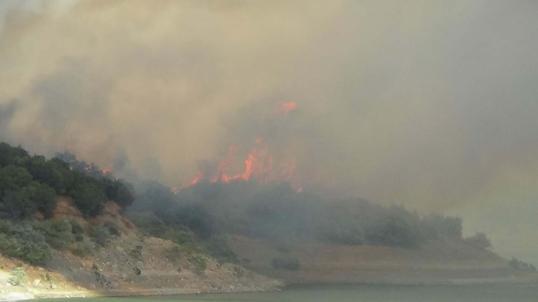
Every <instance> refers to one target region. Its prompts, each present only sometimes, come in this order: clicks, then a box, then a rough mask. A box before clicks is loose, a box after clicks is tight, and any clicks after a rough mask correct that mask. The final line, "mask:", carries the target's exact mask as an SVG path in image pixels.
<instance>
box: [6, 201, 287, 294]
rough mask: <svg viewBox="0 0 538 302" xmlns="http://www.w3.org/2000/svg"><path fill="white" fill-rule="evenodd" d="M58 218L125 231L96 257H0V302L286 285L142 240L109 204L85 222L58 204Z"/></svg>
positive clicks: (66, 205) (172, 245) (171, 245)
mask: <svg viewBox="0 0 538 302" xmlns="http://www.w3.org/2000/svg"><path fill="white" fill-rule="evenodd" d="M55 216H56V218H62V217H67V218H70V219H76V220H78V221H79V222H80V223H82V224H87V223H89V224H91V223H103V222H105V221H109V222H112V223H114V224H115V225H116V226H117V227H118V229H119V230H120V232H121V235H120V236H117V237H114V239H112V240H111V241H110V242H109V243H108V244H107V245H106V246H104V247H100V248H98V249H96V250H95V251H93V253H92V255H91V256H85V257H79V256H75V255H74V254H72V253H71V252H69V251H54V253H53V257H52V259H51V260H50V261H49V262H48V263H47V265H45V266H44V267H37V266H31V265H28V264H27V263H23V262H21V261H19V260H15V259H10V258H6V257H2V256H0V301H3V300H15V299H23V298H32V297H72V296H95V295H163V294H178V293H199V292H238V291H264V290H271V289H275V288H277V287H279V286H280V285H281V283H280V282H279V281H276V280H274V279H271V278H268V277H264V276H261V275H259V274H257V273H254V272H252V271H250V270H247V269H244V268H243V267H240V266H238V265H235V264H229V263H228V264H220V263H218V262H217V261H216V260H214V259H212V258H211V257H208V256H207V255H204V254H200V253H194V252H184V251H183V250H181V249H180V248H178V246H177V245H176V244H175V243H173V242H171V241H168V240H163V239H159V238H154V237H147V236H142V235H141V234H140V233H139V232H138V231H137V230H136V228H135V227H134V226H133V225H132V224H131V223H130V222H129V221H128V220H127V219H125V218H124V217H123V216H122V215H121V214H119V212H118V208H117V207H116V206H115V205H114V204H112V203H111V204H109V205H107V207H106V209H105V211H104V213H103V214H102V215H100V216H99V217H97V218H95V219H93V220H90V221H86V220H84V219H82V216H80V214H79V213H77V211H76V210H75V209H73V207H71V206H70V205H69V201H68V200H63V201H61V202H59V206H58V208H57V211H56V212H55Z"/></svg>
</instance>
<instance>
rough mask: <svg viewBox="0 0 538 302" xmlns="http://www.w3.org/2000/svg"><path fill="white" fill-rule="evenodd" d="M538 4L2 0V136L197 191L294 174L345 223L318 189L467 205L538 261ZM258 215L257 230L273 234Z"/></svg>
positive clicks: (436, 208) (330, 194)
mask: <svg viewBox="0 0 538 302" xmlns="http://www.w3.org/2000/svg"><path fill="white" fill-rule="evenodd" d="M537 11H538V3H537V2H535V1H500V0H499V1H497V0H491V1H490V0H488V1H419V0H416V1H341V0H335V1H280V0H278V1H241V0H229V1H209V0H205V1H142V0H133V1H99V0H97V1H76V0H74V1H68V0H66V1H9V0H8V1H2V2H0V141H5V142H8V143H9V144H11V145H21V146H22V147H24V148H25V149H27V150H29V151H30V152H32V153H37V154H45V155H47V156H48V157H52V156H54V155H55V154H57V153H62V152H66V151H67V152H69V153H71V154H75V155H76V156H77V158H79V159H81V160H84V161H86V162H93V163H96V164H97V165H98V166H100V167H102V168H103V169H106V171H109V172H110V173H114V175H117V176H118V177H121V178H123V179H126V180H127V181H129V182H131V183H133V184H135V187H136V186H137V185H139V187H143V185H141V184H147V183H149V182H153V183H155V182H159V183H162V184H163V185H165V186H168V187H170V188H171V192H172V194H175V195H176V196H177V198H184V199H185V198H186V199H188V200H189V202H191V201H192V202H195V200H197V198H200V197H199V196H198V195H196V196H197V197H192V194H194V193H192V192H199V190H202V189H204V188H206V189H207V187H208V186H209V187H210V186H211V184H214V185H220V186H221V188H224V189H222V190H223V192H225V193H226V194H232V193H230V192H234V190H237V191H239V192H241V194H240V196H241V197H238V198H239V199H241V198H246V197H244V196H248V194H250V193H249V192H250V191H248V190H249V189H244V188H242V187H241V186H242V183H245V182H254V183H256V184H257V185H264V184H266V185H267V186H276V187H278V186H279V184H281V183H286V184H287V185H288V186H289V187H286V188H284V189H282V188H280V187H279V188H280V189H274V191H275V192H277V193H276V194H281V195H277V196H281V198H280V199H278V198H277V199H278V200H279V202H280V203H279V206H282V207H285V208H286V207H289V205H282V204H281V202H282V200H288V199H289V198H292V197H282V196H283V195H282V194H284V193H282V190H283V191H284V192H287V193H285V194H298V195H297V196H299V197H293V198H295V199H297V198H298V199H300V200H301V201H300V202H301V207H302V206H304V209H308V211H312V212H316V211H317V212H316V213H323V212H325V213H326V212H330V213H332V214H331V215H335V217H333V218H334V219H336V220H338V219H339V217H342V216H341V215H344V213H340V212H338V209H335V208H334V207H333V208H331V207H330V206H328V205H327V204H325V203H324V205H323V206H320V205H319V204H318V203H317V201H316V202H313V203H312V204H311V205H312V207H310V206H309V204H308V202H307V201H305V200H303V199H304V196H310V195H308V194H315V196H318V197H316V198H322V197H319V196H325V197H324V198H327V199H328V200H331V198H334V199H338V200H343V199H346V200H348V201H347V202H349V200H360V202H359V201H357V203H358V204H359V205H357V206H359V207H368V209H369V210H368V211H374V212H375V211H377V210H379V209H377V206H383V207H387V206H390V205H397V206H398V207H393V208H391V209H392V210H390V211H404V212H405V213H406V214H405V215H415V214H412V212H413V211H417V212H418V213H419V214H420V215H426V216H427V215H428V214H429V213H432V212H434V213H439V214H442V215H455V216H459V217H462V218H463V221H464V224H463V225H464V230H463V231H464V233H465V234H468V235H472V234H474V233H476V232H487V233H488V236H489V237H490V239H491V241H492V244H493V246H494V247H495V250H496V251H498V252H499V253H500V254H501V255H503V256H505V257H512V256H515V257H521V258H523V259H525V260H528V261H530V262H534V263H538V241H536V240H529V238H535V236H536V234H535V232H536V229H537V228H538V223H537V222H536V221H537V220H536V217H537V215H538V183H537V181H538V157H537V155H538V117H537V114H538V85H537V83H536V80H537V79H538V39H536V37H538V18H536V12H537ZM225 184H231V186H229V187H226V186H224V185H225ZM200 188H202V189H200ZM197 190H198V191H197ZM272 190H273V189H272ZM141 191H142V192H143V191H144V189H142V190H141ZM264 192H272V191H271V190H269V189H266V190H265V191H264ZM279 192H280V193H279ZM205 193H207V192H205ZM205 193H204V194H205ZM222 194H224V193H222ZM268 194H269V193H268ZM301 194H306V195H301ZM189 196H190V197H189ZM202 196H203V195H202ZM227 196H229V195H227ZM286 196H288V195H286ZM301 196H303V197H301ZM335 196H337V197H335ZM223 198H224V197H223ZM293 198H292V199H293ZM239 199H238V200H239ZM313 199H315V198H313ZM241 200H242V199H241ZM364 200H368V201H369V202H367V203H365V201H364ZM335 202H336V201H335ZM303 203H304V205H303ZM141 207H142V206H141ZM324 207H327V209H325V208H324ZM404 208H405V210H404ZM301 209H302V208H301ZM329 209H332V210H329ZM376 209H377V210H376ZM225 210H226V209H223V211H225ZM288 210H289V209H288ZM294 210H297V209H294ZM215 211H216V210H215ZM260 211H263V209H262V210H260ZM289 211H292V210H289ZM331 211H332V212H331ZM368 211H367V212H366V213H368ZM379 211H381V210H379ZM387 211H389V210H387ZM165 212H166V210H165ZM292 212H293V211H292ZM333 212H334V213H333ZM344 212H345V211H344ZM359 212H360V211H359ZM219 213H222V212H219ZM339 213H340V214H339ZM348 214H349V213H348ZM230 215H233V213H232V214H230ZM316 215H318V214H312V215H311V216H309V217H317V216H316ZM339 215H340V216H339ZM307 216H308V215H307ZM426 216H425V217H426ZM331 217H332V216H331ZM372 217H374V216H372ZM222 219H224V218H222ZM305 219H306V218H305ZM417 219H418V218H417ZM424 219H426V218H424ZM446 219H451V218H446ZM321 220H323V219H322V218H319V220H318V221H321ZM268 223H277V224H279V222H275V221H271V222H268ZM319 223H322V222H319ZM222 225H224V226H225V227H227V228H230V229H235V228H241V227H245V226H244V225H235V224H234V225H232V224H230V225H227V224H226V222H223V223H222ZM307 225H309V224H307ZM316 227H317V226H312V228H316ZM253 228H255V230H254V231H253V229H248V230H243V231H244V232H247V233H248V232H255V231H256V232H261V233H264V232H269V231H268V230H269V229H266V228H265V226H263V225H261V226H260V225H256V226H253ZM271 231H274V229H272V228H271ZM277 231H278V230H277ZM288 231H289V230H288V229H286V230H284V231H283V232H284V233H287V232H288ZM275 232H276V231H275ZM264 234H265V233H264ZM329 236H332V237H331V238H332V239H334V236H336V235H329Z"/></svg>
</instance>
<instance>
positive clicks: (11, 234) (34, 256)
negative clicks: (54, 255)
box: [0, 221, 51, 264]
mask: <svg viewBox="0 0 538 302" xmlns="http://www.w3.org/2000/svg"><path fill="white" fill-rule="evenodd" d="M0 252H1V253H2V254H4V255H6V256H9V257H15V258H19V259H21V260H24V261H27V262H29V263H32V264H43V263H45V262H46V261H47V260H49V259H50V257H51V249H50V246H49V245H48V244H47V242H46V241H45V238H44V236H43V235H42V234H41V233H40V232H39V231H37V230H35V229H34V228H33V227H32V225H31V224H29V223H19V224H14V223H12V222H9V221H0Z"/></svg>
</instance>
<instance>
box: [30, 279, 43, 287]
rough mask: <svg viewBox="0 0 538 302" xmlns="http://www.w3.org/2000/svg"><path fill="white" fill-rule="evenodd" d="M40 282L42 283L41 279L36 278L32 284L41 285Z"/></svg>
mask: <svg viewBox="0 0 538 302" xmlns="http://www.w3.org/2000/svg"><path fill="white" fill-rule="evenodd" d="M39 284H41V279H35V280H34V282H32V285H33V286H34V287H37V286H39Z"/></svg>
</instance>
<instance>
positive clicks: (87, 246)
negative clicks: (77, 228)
mask: <svg viewBox="0 0 538 302" xmlns="http://www.w3.org/2000/svg"><path fill="white" fill-rule="evenodd" d="M94 250H95V243H93V242H92V241H91V240H90V239H88V238H87V237H86V236H83V237H82V240H79V241H77V242H75V243H73V244H72V245H71V252H72V253H73V254H75V255H77V256H80V257H85V256H89V255H91V254H92V253H93V251H94Z"/></svg>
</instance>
